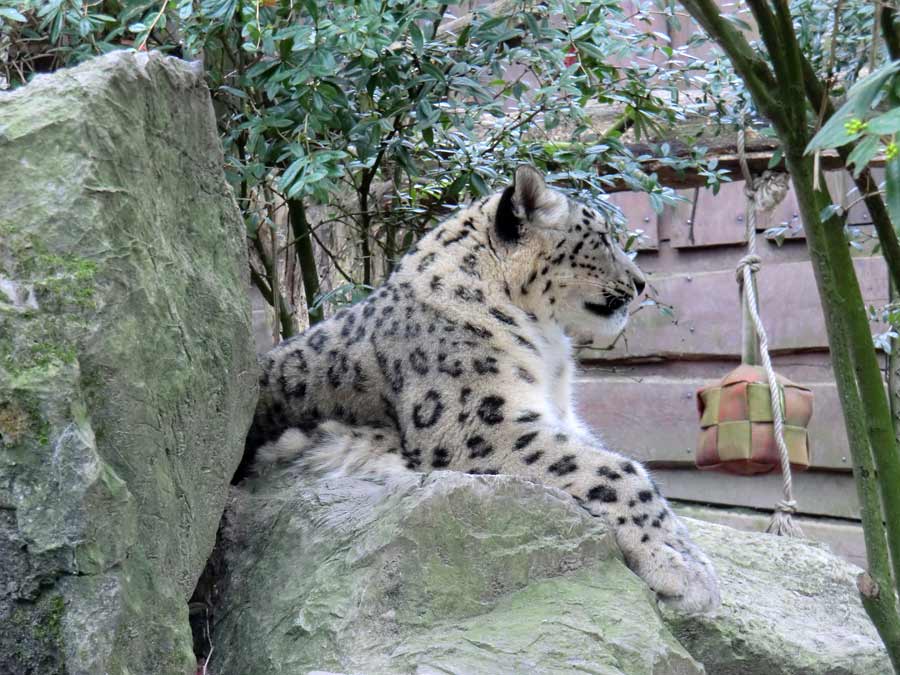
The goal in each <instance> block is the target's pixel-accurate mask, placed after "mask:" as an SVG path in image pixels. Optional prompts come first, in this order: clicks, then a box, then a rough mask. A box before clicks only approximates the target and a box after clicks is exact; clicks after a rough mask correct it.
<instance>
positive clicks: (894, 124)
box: [866, 108, 900, 136]
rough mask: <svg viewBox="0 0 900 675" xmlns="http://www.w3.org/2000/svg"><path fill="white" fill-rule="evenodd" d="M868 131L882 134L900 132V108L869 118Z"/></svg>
mask: <svg viewBox="0 0 900 675" xmlns="http://www.w3.org/2000/svg"><path fill="white" fill-rule="evenodd" d="M866 131H868V132H869V133H870V134H881V135H883V136H888V135H890V134H896V133H897V132H900V108H894V109H893V110H891V111H888V112H886V113H884V114H883V115H879V116H878V117H876V118H875V119H872V120H869V123H868V125H867V126H866Z"/></svg>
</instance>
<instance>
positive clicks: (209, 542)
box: [0, 52, 256, 675]
mask: <svg viewBox="0 0 900 675" xmlns="http://www.w3.org/2000/svg"><path fill="white" fill-rule="evenodd" d="M0 155H2V157H3V161H2V162H0V204H2V205H3V207H2V209H0V673H17V674H23V673H38V672H40V673H42V674H45V673H58V672H59V673H62V672H65V673H71V674H76V673H86V674H88V673H89V674H91V675H96V674H99V673H125V672H128V673H148V674H150V673H152V674H154V675H160V674H169V673H188V672H192V667H193V665H194V658H193V655H192V645H191V635H190V630H189V626H188V611H187V599H188V598H189V597H190V594H191V592H192V589H193V588H194V585H195V583H196V580H197V577H198V576H199V574H200V572H201V571H202V569H203V566H204V563H205V561H206V558H207V556H208V554H209V552H210V550H211V548H212V546H213V543H214V539H215V533H216V528H217V524H218V521H219V518H220V515H221V512H222V508H223V506H224V501H225V499H226V496H227V486H228V483H229V479H230V477H231V474H232V472H233V470H234V468H235V466H236V464H237V462H238V460H239V457H240V455H241V452H242V446H243V437H244V434H245V430H246V428H247V426H248V424H249V420H250V416H251V415H252V410H253V407H254V399H255V387H256V384H255V380H256V378H255V374H254V371H255V358H254V350H253V345H252V341H251V333H250V325H249V306H248V302H247V299H246V292H245V284H246V278H245V275H246V273H247V262H246V251H245V245H244V236H243V226H242V223H241V219H240V214H239V212H238V210H237V208H236V205H235V202H234V198H233V196H232V194H231V191H230V189H229V187H228V185H227V183H226V181H225V178H224V174H223V170H222V165H223V160H222V151H221V147H220V144H219V140H218V135H217V131H216V125H215V120H214V117H213V113H212V106H211V102H210V98H209V93H208V91H207V89H206V87H205V85H204V84H203V80H202V77H201V75H200V74H199V73H198V72H196V71H195V70H194V69H192V67H191V66H189V65H187V64H185V63H183V62H180V61H177V60H175V59H168V58H163V57H160V56H159V55H149V56H148V55H146V54H133V53H124V52H117V53H114V54H110V55H108V56H105V57H102V58H99V59H96V60H93V61H90V62H88V63H86V64H84V65H82V66H79V67H77V68H73V69H70V70H65V71H61V72H58V73H56V74H54V75H50V76H44V77H39V78H37V79H35V81H34V82H33V83H31V84H29V85H28V86H27V87H24V88H22V89H19V90H17V91H14V92H12V93H3V92H0Z"/></svg>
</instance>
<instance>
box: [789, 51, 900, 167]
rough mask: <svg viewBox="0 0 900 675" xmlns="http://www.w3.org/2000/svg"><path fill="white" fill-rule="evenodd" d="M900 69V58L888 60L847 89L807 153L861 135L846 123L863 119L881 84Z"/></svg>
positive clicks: (831, 146)
mask: <svg viewBox="0 0 900 675" xmlns="http://www.w3.org/2000/svg"><path fill="white" fill-rule="evenodd" d="M898 70H900V61H894V62H893V63H887V64H885V65H884V66H882V67H881V68H879V69H878V70H876V71H875V72H874V73H872V74H870V75H868V76H867V77H864V78H863V79H861V80H860V81H859V82H857V83H856V84H855V85H853V87H851V88H850V91H849V92H847V101H846V102H845V103H844V105H842V106H841V107H840V108H839V109H838V111H837V112H835V113H834V115H832V116H831V119H829V120H828V122H826V123H825V125H824V126H823V127H822V128H821V129H819V133H817V134H816V135H815V136H813V139H812V140H811V141H810V142H809V145H807V146H806V150H805V152H806V154H810V153H812V152H815V151H816V150H824V149H825V148H838V147H840V146H842V145H845V144H846V143H849V142H850V141H852V140H855V139H857V138H859V134H853V135H851V134H849V133H848V132H847V130H846V129H845V128H844V125H845V124H846V123H847V122H849V121H850V120H852V119H863V118H864V117H867V116H868V113H869V108H870V107H871V105H872V102H873V101H874V100H875V96H876V95H877V94H878V92H879V90H880V89H881V86H882V85H883V84H884V83H885V81H886V80H887V79H888V78H889V77H890V76H891V75H893V74H894V73H896V72H897V71H898Z"/></svg>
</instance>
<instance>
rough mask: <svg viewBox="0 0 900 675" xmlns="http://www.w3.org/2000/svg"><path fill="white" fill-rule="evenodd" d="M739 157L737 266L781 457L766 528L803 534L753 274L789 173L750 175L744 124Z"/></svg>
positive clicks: (779, 399)
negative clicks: (759, 222)
mask: <svg viewBox="0 0 900 675" xmlns="http://www.w3.org/2000/svg"><path fill="white" fill-rule="evenodd" d="M737 146H738V147H737V149H738V156H739V158H740V163H741V172H742V173H743V174H744V186H745V187H744V193H745V194H746V196H747V231H746V236H747V255H745V256H744V257H743V258H741V260H740V262H739V263H738V265H737V270H736V274H737V278H738V283H739V284H740V286H741V288H742V290H743V292H744V297H745V301H746V306H747V309H748V311H749V314H750V318H751V320H752V322H753V327H754V328H755V330H756V335H757V338H758V339H759V355H760V358H761V359H762V365H763V369H764V370H765V372H766V379H767V380H768V383H769V394H770V395H771V397H772V424H773V426H774V429H775V445H777V446H778V455H779V458H780V460H781V476H782V481H783V482H782V495H783V497H784V498H783V499H782V500H780V501H779V502H778V504H777V505H776V507H775V511H774V513H773V514H772V521H771V522H770V523H769V526H768V527H767V528H766V532H770V533H772V534H777V535H782V536H786V537H802V536H803V532H802V530H801V529H800V526H799V525H797V524H796V523H794V522H793V520H792V519H791V514H793V513H796V512H797V502H796V500H795V499H794V485H793V478H792V476H791V458H790V454H789V453H788V447H787V443H785V441H784V408H783V403H784V402H783V401H782V398H781V389H780V388H779V387H778V381H777V379H776V378H775V370H774V369H773V368H772V359H771V358H770V357H769V339H768V337H767V336H766V329H765V326H763V323H762V319H761V318H760V316H759V306H758V305H757V297H756V286H755V284H754V283H753V275H754V274H756V273H757V272H758V271H759V265H760V257H759V255H757V253H756V214H757V212H759V211H771V210H772V209H773V208H775V206H777V205H778V203H779V202H780V201H781V200H782V199H784V196H785V195H786V194H787V189H788V181H787V174H783V173H774V172H771V171H765V172H763V174H762V175H761V176H757V177H756V178H754V177H753V176H752V175H751V174H750V167H749V166H748V165H747V155H746V151H745V132H744V128H743V127H742V128H741V129H740V130H738V137H737Z"/></svg>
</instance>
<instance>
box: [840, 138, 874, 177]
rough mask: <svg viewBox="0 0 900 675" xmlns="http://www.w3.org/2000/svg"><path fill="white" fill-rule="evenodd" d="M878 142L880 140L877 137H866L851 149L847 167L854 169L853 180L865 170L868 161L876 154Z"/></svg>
mask: <svg viewBox="0 0 900 675" xmlns="http://www.w3.org/2000/svg"><path fill="white" fill-rule="evenodd" d="M880 141H881V139H880V138H878V136H866V137H865V138H863V139H862V140H861V141H860V142H859V143H857V144H856V147H855V148H853V151H852V152H851V153H850V156H849V157H847V166H848V167H849V166H853V167H854V169H853V177H854V178H857V177H859V174H860V173H861V172H862V170H863V169H865V168H866V166H867V165H868V164H869V162H870V161H872V158H873V157H874V156H875V153H877V152H878V147H879V145H880Z"/></svg>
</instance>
